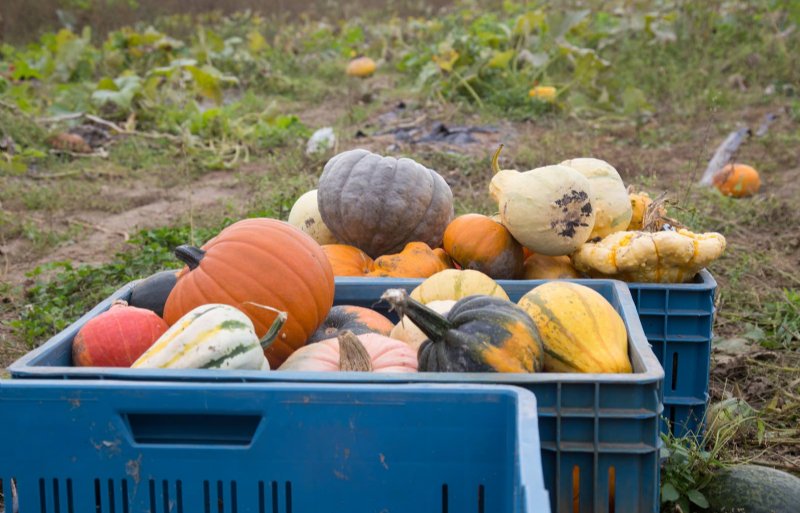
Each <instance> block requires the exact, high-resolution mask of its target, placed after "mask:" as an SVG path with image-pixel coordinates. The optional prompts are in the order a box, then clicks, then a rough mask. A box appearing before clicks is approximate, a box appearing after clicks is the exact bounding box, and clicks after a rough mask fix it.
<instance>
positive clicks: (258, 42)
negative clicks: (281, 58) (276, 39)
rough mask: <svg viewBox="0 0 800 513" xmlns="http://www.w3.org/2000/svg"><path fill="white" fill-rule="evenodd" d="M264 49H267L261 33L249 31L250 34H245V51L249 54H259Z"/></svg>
mask: <svg viewBox="0 0 800 513" xmlns="http://www.w3.org/2000/svg"><path fill="white" fill-rule="evenodd" d="M265 48H267V40H266V39H264V36H262V35H261V32H259V31H257V30H251V31H250V33H249V34H247V49H248V50H250V53H259V52H261V51H262V50H264V49H265Z"/></svg>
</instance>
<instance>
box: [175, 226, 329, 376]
mask: <svg viewBox="0 0 800 513" xmlns="http://www.w3.org/2000/svg"><path fill="white" fill-rule="evenodd" d="M175 254H176V255H177V256H178V258H180V259H181V260H182V261H184V262H185V263H186V264H187V267H185V268H184V269H183V270H182V271H181V274H180V275H179V277H178V282H177V283H176V284H175V287H174V288H173V289H172V292H171V293H170V295H169V297H168V298H167V302H166V305H165V306H164V320H166V321H167V323H168V324H170V325H172V324H174V323H175V322H176V321H177V320H178V319H180V318H181V317H183V316H184V315H185V314H187V313H188V312H190V311H192V310H193V309H194V308H196V307H198V306H201V305H204V304H209V303H222V304H227V305H231V306H234V307H236V308H238V309H240V310H241V311H243V312H244V313H245V314H247V316H248V317H249V318H250V319H251V320H252V321H253V325H254V326H255V328H256V334H257V335H258V336H259V337H263V336H264V335H265V334H266V332H267V330H268V329H269V327H270V326H271V325H272V322H273V321H274V320H275V318H276V317H277V315H278V314H277V313H276V312H275V311H274V309H277V310H280V311H284V312H287V313H288V315H289V318H288V319H287V321H286V324H285V325H284V326H283V329H282V330H281V332H280V334H279V335H278V337H277V338H276V339H275V341H274V342H273V343H272V344H271V345H270V346H268V347H267V348H266V349H265V350H264V354H265V356H266V357H267V359H268V360H269V364H270V367H271V368H273V369H275V368H277V367H279V366H280V365H281V363H283V362H284V361H285V360H286V358H288V357H289V355H290V354H292V352H293V351H294V350H296V349H297V348H299V347H301V346H303V345H305V343H306V340H308V337H310V336H311V334H312V333H314V331H315V330H316V329H317V328H318V327H319V326H320V324H322V321H323V320H325V317H326V316H327V315H328V311H329V310H330V309H331V306H332V305H333V289H334V281H333V271H332V269H331V265H330V263H329V262H328V259H327V258H326V257H325V252H324V251H323V250H322V248H321V247H320V245H319V244H317V243H316V242H315V241H314V239H312V238H311V237H310V236H309V235H307V234H305V233H303V232H302V231H300V230H299V229H297V228H295V227H294V226H292V225H290V224H289V223H287V222H284V221H279V220H277V219H266V218H254V219H245V220H242V221H239V222H236V223H234V224H232V225H231V226H229V227H227V228H225V229H224V230H222V232H220V233H219V234H218V235H217V236H216V237H214V238H213V239H211V240H210V241H208V242H207V243H206V244H205V245H204V246H203V247H202V248H194V247H191V246H180V247H178V249H176V251H175ZM262 305H263V306H269V307H271V309H267V308H262V307H261V306H262Z"/></svg>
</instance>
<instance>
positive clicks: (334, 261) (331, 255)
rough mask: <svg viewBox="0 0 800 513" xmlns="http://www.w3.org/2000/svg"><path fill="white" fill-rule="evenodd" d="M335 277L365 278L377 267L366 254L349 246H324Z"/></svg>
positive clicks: (323, 248)
mask: <svg viewBox="0 0 800 513" xmlns="http://www.w3.org/2000/svg"><path fill="white" fill-rule="evenodd" d="M322 250H323V251H324V252H325V256H327V257H328V262H330V264H331V268H332V269H333V275H334V276H365V275H366V274H367V273H369V272H370V271H372V269H373V268H374V267H375V262H374V261H373V260H372V258H370V257H369V255H367V254H366V253H364V252H363V251H361V250H360V249H358V248H357V247H355V246H348V245H347V244H326V245H324V246H322Z"/></svg>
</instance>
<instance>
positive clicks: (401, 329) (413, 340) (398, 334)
mask: <svg viewBox="0 0 800 513" xmlns="http://www.w3.org/2000/svg"><path fill="white" fill-rule="evenodd" d="M454 304H456V301H455V300H454V299H443V300H441V301H431V302H430V303H425V306H427V307H428V308H430V309H431V310H433V311H434V312H436V313H439V314H442V315H445V314H447V312H449V311H450V309H451V308H453V305H454ZM389 336H390V337H391V338H394V339H397V340H402V341H403V342H405V343H406V344H408V345H410V346H411V347H413V348H414V350H417V349H419V346H421V345H422V343H423V342H425V340H427V338H428V337H427V336H426V335H425V334H424V333H423V332H422V330H421V329H419V328H418V327H417V325H416V324H414V322H413V321H412V320H411V319H409V318H408V317H403V318H402V319H400V320H399V321H398V322H397V324H395V325H394V328H392V331H391V333H389Z"/></svg>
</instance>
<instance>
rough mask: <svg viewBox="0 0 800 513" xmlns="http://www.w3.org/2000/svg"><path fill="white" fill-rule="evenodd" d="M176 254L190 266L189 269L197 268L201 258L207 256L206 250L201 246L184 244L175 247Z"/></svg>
mask: <svg viewBox="0 0 800 513" xmlns="http://www.w3.org/2000/svg"><path fill="white" fill-rule="evenodd" d="M175 256H176V257H178V260H180V261H181V262H183V263H184V264H186V265H188V266H189V270H194V269H197V266H198V265H200V260H202V259H203V257H204V256H206V252H205V251H203V250H202V249H200V248H196V247H194V246H189V245H188V244H184V245H182V246H178V247H177V248H175Z"/></svg>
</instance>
